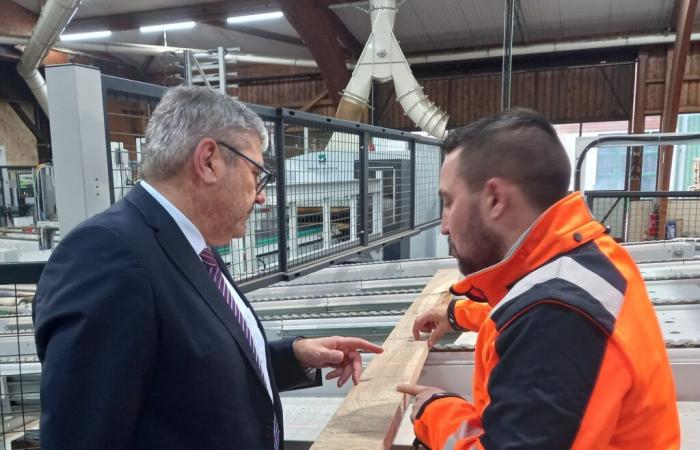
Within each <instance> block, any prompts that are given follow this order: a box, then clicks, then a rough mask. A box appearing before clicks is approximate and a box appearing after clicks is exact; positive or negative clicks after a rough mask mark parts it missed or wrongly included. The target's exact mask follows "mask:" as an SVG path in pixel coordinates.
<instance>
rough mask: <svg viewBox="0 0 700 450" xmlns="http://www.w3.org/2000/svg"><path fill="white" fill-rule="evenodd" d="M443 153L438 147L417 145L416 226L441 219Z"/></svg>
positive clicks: (419, 143)
mask: <svg viewBox="0 0 700 450" xmlns="http://www.w3.org/2000/svg"><path fill="white" fill-rule="evenodd" d="M441 164H442V153H441V150H440V147H439V146H437V145H430V144H424V143H422V142H418V143H416V173H415V175H414V179H415V183H416V200H415V201H416V208H415V224H416V225H422V224H424V223H427V222H432V221H434V220H438V219H439V218H440V213H441V211H440V195H439V194H438V184H439V177H440V165H441Z"/></svg>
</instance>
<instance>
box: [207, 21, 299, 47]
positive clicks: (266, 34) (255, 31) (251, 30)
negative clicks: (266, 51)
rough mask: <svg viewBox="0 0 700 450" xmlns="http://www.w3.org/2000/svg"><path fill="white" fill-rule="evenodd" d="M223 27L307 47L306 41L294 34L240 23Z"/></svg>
mask: <svg viewBox="0 0 700 450" xmlns="http://www.w3.org/2000/svg"><path fill="white" fill-rule="evenodd" d="M221 25H225V23H222V24H221ZM221 28H225V29H227V30H231V31H236V32H238V33H242V34H247V35H250V36H255V37H259V38H262V39H267V40H269V41H275V42H282V43H284V44H289V45H296V46H299V47H306V44H305V43H304V41H303V40H301V39H299V38H295V37H292V36H287V35H284V34H279V33H273V32H271V31H266V30H259V29H257V28H253V27H246V26H243V25H238V24H234V25H229V26H222V27H221Z"/></svg>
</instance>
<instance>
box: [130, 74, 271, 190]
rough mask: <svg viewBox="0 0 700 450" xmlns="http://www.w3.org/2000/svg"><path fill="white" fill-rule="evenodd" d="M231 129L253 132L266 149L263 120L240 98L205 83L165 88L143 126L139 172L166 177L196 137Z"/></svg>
mask: <svg viewBox="0 0 700 450" xmlns="http://www.w3.org/2000/svg"><path fill="white" fill-rule="evenodd" d="M234 132H242V133H255V134H257V135H258V136H259V137H260V142H261V143H262V148H263V151H265V149H267V143H268V137H267V129H266V128H265V124H264V123H263V121H262V120H261V119H260V117H258V115H257V114H255V113H254V112H253V111H251V110H250V108H248V107H246V106H245V105H243V104H242V103H241V102H239V101H236V100H234V99H233V98H231V97H229V96H228V95H225V94H223V93H221V92H219V91H215V90H213V89H210V88H205V87H198V86H192V87H185V86H180V87H176V88H172V89H168V91H167V92H166V93H165V95H163V98H162V99H161V100H160V103H158V106H157V107H156V109H155V110H154V111H153V114H152V115H151V118H150V120H149V121H148V126H147V127H146V145H145V148H144V149H143V153H142V155H141V164H140V176H141V178H144V179H146V180H148V179H156V180H158V179H160V180H164V179H167V178H169V177H171V176H173V175H175V174H176V173H177V172H179V170H180V169H181V168H182V167H183V165H184V164H185V163H186V161H187V160H188V159H189V158H190V156H191V155H192V153H193V152H194V149H195V147H196V146H197V144H198V143H199V141H201V140H202V139H204V138H206V137H209V138H212V139H214V140H217V141H218V140H225V139H227V138H229V137H230V135H231V133H234ZM228 153H229V152H226V154H227V155H228ZM231 156H233V154H231ZM226 157H228V156H226Z"/></svg>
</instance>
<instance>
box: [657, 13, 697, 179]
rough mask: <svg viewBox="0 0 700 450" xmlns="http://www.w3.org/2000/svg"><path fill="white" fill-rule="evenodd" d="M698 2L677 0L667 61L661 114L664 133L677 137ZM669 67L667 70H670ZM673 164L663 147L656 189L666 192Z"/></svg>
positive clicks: (667, 147) (668, 151) (671, 156)
mask: <svg viewBox="0 0 700 450" xmlns="http://www.w3.org/2000/svg"><path fill="white" fill-rule="evenodd" d="M697 5H698V1H697V0H678V17H677V20H676V40H675V42H674V44H673V56H672V57H671V58H670V61H669V59H668V58H667V60H666V64H667V65H668V64H670V65H671V66H670V70H667V78H666V95H665V96H664V107H663V111H662V113H661V132H662V133H675V132H676V126H677V124H678V111H679V109H680V103H681V89H682V87H683V73H684V72H685V64H686V59H687V57H688V48H689V47H690V33H691V32H692V30H693V19H694V18H695V10H696V9H697ZM667 67H668V66H667ZM672 161H673V146H663V147H662V148H661V149H660V150H659V165H658V171H657V189H658V190H660V191H667V190H668V189H669V185H670V182H671V162H672Z"/></svg>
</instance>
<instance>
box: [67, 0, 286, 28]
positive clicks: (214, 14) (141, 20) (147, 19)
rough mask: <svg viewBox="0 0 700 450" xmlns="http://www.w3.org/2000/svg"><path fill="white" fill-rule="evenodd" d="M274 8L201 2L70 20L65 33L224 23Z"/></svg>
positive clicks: (252, 1)
mask: <svg viewBox="0 0 700 450" xmlns="http://www.w3.org/2000/svg"><path fill="white" fill-rule="evenodd" d="M270 9H276V5H275V2H273V1H260V0H237V1H235V2H231V1H220V2H212V3H202V4H198V5H188V6H177V7H172V8H158V9H152V10H148V11H140V12H130V13H124V14H110V15H105V16H93V17H86V18H81V19H76V20H73V21H72V22H71V23H70V24H69V26H68V31H69V32H71V33H77V32H81V31H90V30H96V29H109V30H111V31H124V30H134V29H136V28H139V27H140V26H143V25H153V24H158V23H169V22H177V21H185V20H194V21H196V22H205V21H207V20H210V19H219V20H223V21H225V20H226V17H229V16H233V15H241V14H254V13H258V12H263V11H265V10H270Z"/></svg>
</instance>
